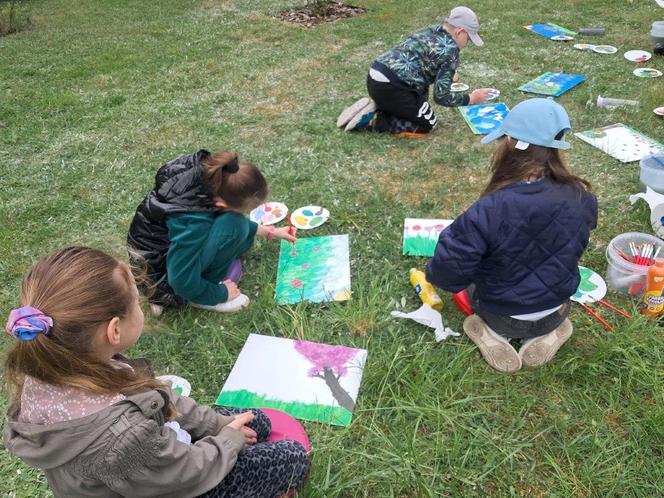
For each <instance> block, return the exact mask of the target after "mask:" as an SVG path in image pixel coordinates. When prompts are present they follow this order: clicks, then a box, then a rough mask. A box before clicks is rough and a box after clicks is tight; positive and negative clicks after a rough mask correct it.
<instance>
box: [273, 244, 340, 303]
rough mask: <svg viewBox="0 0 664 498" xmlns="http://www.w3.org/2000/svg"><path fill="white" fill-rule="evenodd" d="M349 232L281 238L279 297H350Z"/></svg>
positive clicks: (290, 299)
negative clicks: (293, 242)
mask: <svg viewBox="0 0 664 498" xmlns="http://www.w3.org/2000/svg"><path fill="white" fill-rule="evenodd" d="M350 293H351V291H350V255H349V248H348V235H327V236H323V237H307V238H300V239H297V241H296V242H295V244H294V245H293V244H291V243H290V242H286V241H284V240H282V241H281V248H280V253H279V268H278V270H277V287H276V291H275V300H276V301H277V304H294V303H299V302H300V301H310V302H312V303H321V302H325V301H346V300H348V299H350Z"/></svg>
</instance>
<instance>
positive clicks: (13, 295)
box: [0, 0, 664, 498]
mask: <svg viewBox="0 0 664 498" xmlns="http://www.w3.org/2000/svg"><path fill="white" fill-rule="evenodd" d="M297 3H298V2H296V1H295V0H293V1H283V0H177V1H176V0H160V1H158V2H138V1H129V0H49V1H46V0H35V1H33V2H31V11H30V16H31V20H32V27H31V29H29V30H27V31H23V32H20V33H17V34H14V35H11V36H7V37H2V38H0V51H1V53H2V57H0V74H2V78H0V179H1V185H2V189H0V206H2V208H1V209H0V254H2V257H0V309H1V311H2V315H3V316H6V315H7V313H8V311H9V309H10V308H11V307H12V306H14V305H15V304H16V300H17V293H18V291H17V290H18V285H19V281H20V278H21V277H22V275H23V274H24V272H25V271H26V269H27V268H28V266H29V265H30V264H32V263H33V262H34V261H35V260H36V259H37V258H39V257H40V256H42V255H44V254H46V253H47V252H49V251H51V250H53V249H55V248H57V247H60V246H62V245H65V244H73V243H76V244H88V245H93V246H96V247H100V248H103V249H105V250H107V251H110V252H112V253H114V254H116V255H118V256H121V257H123V256H124V240H125V235H126V230H127V227H128V225H129V222H130V220H131V217H132V215H133V212H134V209H135V207H136V205H137V204H138V203H139V202H140V200H141V199H142V197H143V196H144V195H145V193H146V192H147V191H148V190H149V189H150V187H151V185H152V182H153V178H154V173H155V171H156V169H157V168H158V167H159V166H160V165H161V164H162V163H164V162H166V161H167V160H169V159H171V158H173V157H175V156H177V155H179V154H183V153H187V152H190V151H193V150H195V149H196V148H197V147H205V148H208V149H217V148H230V149H235V150H237V151H238V152H239V153H240V155H241V156H242V157H244V158H245V159H248V160H250V161H252V162H253V163H255V164H257V165H258V166H259V167H260V168H261V169H262V170H263V171H264V173H265V174H266V176H267V177H268V180H269V183H270V187H271V190H272V193H273V196H272V197H273V198H274V199H275V200H280V201H283V202H285V203H286V204H287V205H288V206H289V207H291V208H295V207H298V206H302V205H305V204H311V203H315V204H320V205H322V206H326V207H328V208H329V209H330V211H331V218H330V221H329V222H328V223H327V224H325V225H323V226H322V227H321V228H319V229H317V230H316V231H315V233H314V234H315V235H324V234H343V233H348V234H349V235H350V243H351V248H350V250H351V269H352V275H353V282H352V285H353V299H352V300H351V301H348V302H344V303H328V304H322V305H313V304H309V305H306V304H299V305H294V306H276V305H275V304H274V297H273V296H274V286H275V276H276V270H277V257H278V244H276V243H274V242H271V241H265V240H262V241H260V242H258V243H257V244H256V247H255V249H254V250H253V251H252V253H251V255H250V256H249V257H248V259H247V260H246V270H247V271H246V277H245V280H244V281H243V284H242V288H243V290H244V291H245V292H247V293H248V294H249V296H250V297H251V299H252V304H251V306H250V308H249V309H248V310H246V311H244V312H242V313H239V314H237V315H232V316H231V315H217V314H213V313H209V312H203V311H200V310H182V311H178V312H170V313H166V314H165V315H164V316H162V317H161V318H160V319H158V320H152V321H151V322H150V323H148V329H149V331H148V333H146V334H145V336H144V337H143V338H142V339H141V341H140V343H139V344H138V346H137V347H135V348H134V350H132V351H131V352H130V353H131V354H137V355H138V354H141V355H147V356H149V357H150V358H152V359H153V361H154V363H155V365H156V367H157V370H158V371H159V373H177V374H178V375H182V376H184V377H186V378H187V379H189V380H190V382H191V384H192V387H193V391H192V396H193V397H194V398H195V399H196V400H197V401H199V402H202V403H212V402H213V401H214V400H215V396H216V395H217V393H218V392H219V389H220V388H221V386H222V385H223V381H224V379H225V377H226V375H227V374H228V373H229V371H230V369H231V367H232V365H233V362H234V360H235V357H236V356H237V354H238V353H239V351H240V349H241V347H242V345H243V343H244V340H245V338H246V337H247V335H248V334H249V333H251V332H259V333H265V334H273V335H280V336H285V337H291V338H303V339H308V340H314V341H322V342H329V343H337V344H345V345H348V346H352V347H359V348H366V349H368V351H369V354H368V360H367V363H366V368H365V373H364V378H363V382H362V386H361V389H360V395H359V398H358V405H357V408H356V409H355V412H354V414H353V422H352V424H351V426H350V427H348V428H339V427H333V426H329V425H324V424H319V423H314V422H307V423H305V426H306V428H307V430H308V432H309V435H310V437H311V440H312V444H313V446H314V449H315V450H314V453H313V469H312V472H311V474H310V477H309V480H308V482H307V486H306V488H305V490H304V491H303V492H302V493H301V495H302V496H307V497H331V496H343V497H346V496H351V497H352V496H358V497H359V496H368V497H381V498H382V497H405V496H408V497H411V496H430V497H439V496H455V497H456V496H477V495H479V496H497V497H502V496H555V497H559V496H560V497H566V496H599V497H605V496H615V497H618V496H662V495H663V494H664V466H662V458H663V457H664V454H663V450H662V448H664V395H663V388H662V386H663V385H664V370H663V369H662V365H664V353H663V348H662V339H663V338H664V334H663V333H662V329H660V328H658V327H657V324H656V322H653V321H648V320H645V319H643V318H641V317H638V316H637V317H635V318H634V319H632V320H629V321H626V320H623V319H622V318H620V317H619V316H617V315H614V314H611V313H609V312H608V311H607V310H604V309H602V310H601V313H602V314H603V315H604V316H606V317H607V318H608V319H609V320H610V321H611V322H612V323H613V324H614V325H615V330H614V332H613V333H607V332H606V331H605V330H604V329H603V328H601V327H600V326H599V325H598V324H597V323H596V322H594V321H592V320H591V319H590V317H589V316H588V315H586V314H584V313H583V312H582V311H580V310H578V309H577V310H575V311H574V312H573V314H572V321H573V323H574V327H575V334H574V336H573V337H572V339H571V340H570V342H569V343H568V344H567V345H566V346H565V347H564V348H563V349H562V351H561V352H560V353H559V355H558V356H557V358H556V361H554V362H553V363H552V364H550V365H548V366H547V367H545V368H541V369H539V370H536V371H522V372H519V373H517V374H515V375H498V374H496V373H495V372H493V371H492V370H491V369H490V368H489V367H488V366H487V365H486V364H485V363H484V361H483V360H482V359H481V357H480V355H479V354H478V352H477V350H476V349H475V347H474V346H473V344H472V343H471V342H470V341H469V340H467V339H466V338H465V337H459V338H450V339H448V340H447V341H446V342H445V343H443V344H436V343H435V342H434V340H433V335H432V334H431V332H430V330H429V329H426V328H424V327H421V326H418V325H416V324H411V323H407V322H404V321H396V320H393V319H390V317H389V311H390V310H393V309H394V308H395V306H396V303H400V302H401V300H402V298H403V299H404V300H405V302H406V304H405V308H406V309H408V310H410V309H414V308H416V307H417V306H419V302H418V300H417V297H416V295H415V293H414V292H413V290H412V288H411V287H410V285H409V283H408V269H409V267H410V266H411V265H412V264H413V261H414V260H413V258H407V257H403V256H401V238H402V231H403V220H404V218H406V217H421V218H453V217H455V216H457V215H458V214H459V213H460V212H462V211H463V210H464V209H465V208H467V207H468V206H469V204H470V203H471V202H472V201H473V200H474V199H475V198H476V197H477V196H478V195H479V193H480V192H481V190H482V188H483V186H484V185H485V183H486V181H487V177H488V174H489V169H488V157H489V155H490V153H491V150H492V148H491V147H490V146H483V145H480V144H479V142H478V137H476V136H474V135H473V134H472V133H471V131H470V129H469V128H468V127H467V126H466V124H465V123H464V122H463V119H462V117H461V116H460V115H459V112H458V111H457V110H454V109H443V108H440V107H436V112H437V113H438V116H439V121H440V124H439V126H438V128H437V129H436V131H435V133H433V135H432V136H431V137H429V138H427V139H425V140H421V141H403V140H395V139H393V138H391V137H389V136H376V135H370V134H344V133H341V132H339V131H337V130H336V129H335V128H334V121H335V119H336V117H337V115H338V113H339V112H340V110H341V109H342V108H343V107H345V106H347V105H349V104H350V103H351V102H353V101H354V100H355V99H356V98H358V97H360V96H362V95H363V94H364V93H365V76H366V71H367V68H368V65H369V64H370V62H371V61H372V60H373V58H374V57H375V56H377V55H378V54H379V53H381V52H382V51H383V50H386V49H388V48H390V47H391V46H393V45H394V44H395V43H397V42H398V41H399V39H400V38H401V37H402V36H403V35H405V34H407V33H409V32H410V31H413V30H415V29H417V28H419V27H423V26H426V25H428V24H430V23H432V22H434V20H435V18H436V17H437V16H440V15H443V14H444V13H445V10H446V9H447V8H449V6H450V5H451V4H450V5H443V4H441V3H440V2H430V1H426V0H410V1H408V2H403V1H397V0H356V1H354V2H351V3H357V4H360V5H361V6H364V7H367V8H368V9H369V10H368V12H367V13H366V14H365V15H363V16H360V17H356V18H353V19H347V20H344V21H341V22H336V23H333V24H328V25H321V26H318V27H315V28H311V29H304V28H301V27H298V26H293V25H289V24H286V23H283V22H280V21H277V20H275V19H274V18H273V15H274V14H275V13H276V12H278V11H280V10H281V9H283V8H285V7H289V6H293V5H296V4H297ZM472 7H473V8H474V9H475V10H476V11H477V12H479V14H480V17H481V21H482V32H483V38H484V40H485V42H486V46H485V47H484V48H482V49H478V48H474V47H469V48H468V49H466V50H464V51H463V52H462V56H461V58H462V66H461V68H460V75H461V80H462V81H463V82H465V83H468V84H469V85H471V87H475V86H486V87H495V88H498V89H499V90H501V92H502V95H501V99H502V100H503V101H504V102H506V103H507V104H508V105H509V106H510V107H513V106H514V105H515V104H516V103H517V102H519V101H520V100H522V99H523V98H524V96H523V95H522V94H521V93H520V92H519V91H518V90H516V88H517V87H518V86H519V85H521V84H523V83H525V82H527V81H530V80H531V79H533V78H534V77H536V76H538V75H540V74H542V73H543V72H545V71H558V70H564V71H566V72H569V73H576V74H586V75H588V80H587V81H586V82H584V83H582V84H581V85H579V86H578V87H576V88H574V89H573V90H571V91H570V92H568V93H566V94H564V95H563V96H562V97H560V98H558V99H557V100H558V101H559V102H561V103H562V104H564V105H565V107H566V108H567V110H568V111H569V113H570V115H571V119H572V124H573V126H574V128H575V130H576V131H580V130H586V129H589V128H592V127H597V126H605V125H608V124H612V123H615V122H623V123H625V124H627V125H629V126H631V127H633V128H635V129H637V130H640V131H642V132H643V133H645V134H647V135H649V136H651V137H652V138H654V139H656V140H659V141H660V142H661V141H663V139H664V121H662V120H661V119H659V118H657V117H656V116H655V115H654V114H653V113H652V111H651V110H652V109H653V108H655V107H657V106H659V105H664V101H663V100H662V95H663V94H662V79H659V80H657V79H654V80H650V79H640V78H636V77H634V76H633V75H632V74H631V72H632V70H633V69H634V67H635V65H634V64H632V63H629V62H627V61H626V60H624V59H623V57H622V55H621V54H622V52H623V51H624V50H627V49H632V48H644V49H651V47H650V43H649V36H648V29H649V25H650V23H651V22H652V21H654V20H656V19H658V18H659V19H661V18H662V17H663V14H664V11H663V10H661V9H659V8H658V7H657V5H656V4H655V2H653V1H650V0H648V1H646V0H639V1H635V2H631V1H630V2H627V1H614V2H610V4H609V3H607V2H606V1H605V0H584V1H580V0H566V1H560V2H528V3H527V4H526V3H524V2H517V1H513V0H512V1H507V0H494V1H489V0H476V1H475V2H473V4H472ZM547 21H551V22H555V23H557V24H560V25H563V26H565V27H568V28H570V29H578V28H579V27H585V26H603V27H605V28H607V31H608V33H607V35H606V36H605V37H603V38H590V37H588V38H585V39H582V41H588V42H590V43H594V42H600V41H601V42H602V43H608V44H612V45H615V46H617V47H619V48H620V52H619V53H618V54H616V55H614V56H609V55H599V54H592V53H585V52H579V51H576V50H574V49H573V48H572V47H571V45H569V44H556V43H553V42H549V41H547V40H545V39H544V38H541V37H538V36H535V35H533V34H531V33H529V32H528V31H526V30H525V29H524V28H523V26H524V25H526V24H529V23H532V22H547ZM648 65H649V66H650V67H655V68H658V69H660V70H662V69H664V59H662V58H661V57H660V58H658V57H655V58H654V59H653V60H651V61H650V62H649V63H648ZM598 94H601V95H603V96H610V97H619V98H631V99H634V98H637V99H639V100H640V101H641V106H640V107H638V108H627V109H618V110H615V111H608V110H606V109H598V108H596V107H595V106H594V105H592V103H591V102H592V101H594V99H596V97H597V95H598ZM570 140H571V141H572V142H573V148H572V150H571V151H570V153H569V155H568V157H569V161H570V163H571V165H572V167H573V168H574V170H575V171H576V172H577V173H578V174H580V175H582V176H584V177H586V178H588V179H589V180H590V181H591V182H592V183H593V185H594V189H595V192H596V193H597V195H598V198H599V201H600V222H599V227H598V228H597V230H595V232H594V233H593V235H592V238H591V242H590V246H589V248H588V251H587V252H586V254H585V255H584V258H583V260H582V264H583V265H585V266H588V267H590V268H593V269H596V270H598V271H599V272H600V273H602V274H603V273H604V271H605V269H606V261H605V257H604V251H605V248H606V245H607V243H608V242H609V241H610V240H611V238H613V237H614V236H615V235H617V234H619V233H621V232H626V231H631V230H635V231H644V232H650V226H649V222H648V218H649V213H648V210H647V207H646V206H645V203H638V204H636V205H635V206H630V205H629V203H628V201H627V196H628V195H629V194H631V193H634V192H635V191H636V189H637V180H638V167H637V166H636V165H635V164H629V165H623V164H621V163H619V162H618V161H616V160H613V159H612V158H610V157H609V156H607V155H605V154H603V153H601V152H600V151H598V150H596V149H594V148H592V147H590V146H589V145H587V144H585V143H583V142H581V141H580V140H577V139H576V138H571V139H570ZM444 299H446V307H445V310H444V315H445V318H446V320H447V322H448V324H449V325H450V326H451V327H452V328H454V329H455V330H457V331H460V330H461V322H462V317H461V316H460V314H459V313H458V312H457V311H456V310H455V309H454V307H453V305H452V304H451V303H450V301H449V297H448V296H444ZM608 299H609V300H610V301H611V302H613V303H614V304H617V305H619V306H621V307H624V308H628V309H631V310H632V311H634V306H633V305H634V303H632V302H630V301H627V300H625V299H622V298H621V297H619V296H616V295H613V294H610V295H609V296H608ZM9 343H10V341H9V340H5V342H4V344H6V345H9ZM5 404H6V401H4V400H0V405H2V406H0V408H4V405H5ZM0 496H18V497H42V496H50V493H49V492H48V488H47V485H46V483H45V480H44V478H43V477H42V476H41V474H40V473H39V472H38V471H37V470H33V469H30V468H28V467H27V466H25V465H24V464H22V463H21V462H20V461H19V460H17V459H16V458H14V457H13V456H11V455H9V454H8V453H7V452H6V451H2V452H0Z"/></svg>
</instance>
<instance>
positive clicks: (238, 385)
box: [217, 334, 367, 425]
mask: <svg viewBox="0 0 664 498" xmlns="http://www.w3.org/2000/svg"><path fill="white" fill-rule="evenodd" d="M298 346H300V348H301V349H302V348H307V347H308V348H309V352H310V355H309V356H305V355H303V354H302V352H301V349H300V350H298ZM310 357H313V358H316V359H317V360H319V361H317V362H315V361H312V360H311V359H310ZM366 357H367V351H366V350H364V349H355V348H348V347H345V346H333V345H326V344H320V343H313V342H310V341H295V340H292V339H285V338H281V337H272V336H265V335H260V334H250V335H249V337H248V338H247V342H246V343H245V344H244V347H243V348H242V351H241V352H240V354H239V356H238V358H237V360H236V362H235V365H234V366H233V369H232V370H231V373H230V374H229V375H228V378H227V379H226V383H225V384H224V387H223V388H222V390H221V393H220V394H219V398H218V399H217V404H220V405H230V406H240V407H244V408H249V407H256V408H261V407H267V408H276V409H280V410H283V411H285V412H287V413H290V414H291V415H293V416H294V417H296V418H301V419H304V420H318V421H321V422H330V423H334V424H337V425H348V424H349V423H350V419H351V416H352V410H353V408H354V403H355V401H356V400H357V396H358V393H359V389H360V382H361V381H362V370H363V368H364V363H365V361H366ZM335 361H336V364H335V365H333V363H335ZM326 365H327V368H328V372H324V368H325V367H326ZM317 370H318V371H317ZM326 376H328V377H327V378H326ZM335 379H336V380H335ZM330 382H331V383H332V384H333V385H332V387H331V386H330ZM335 382H336V383H335ZM339 389H341V390H343V391H344V392H345V393H346V394H347V395H348V397H349V398H350V400H352V403H351V405H350V406H348V405H347V404H346V403H344V399H346V398H343V399H342V396H339V393H340V392H341V391H339ZM334 392H336V393H337V396H336V397H335V395H333V393H334ZM342 395H343V393H342ZM339 399H341V401H339ZM342 404H344V405H345V406H341V405H342ZM247 405H251V406H247ZM326 407H327V409H326Z"/></svg>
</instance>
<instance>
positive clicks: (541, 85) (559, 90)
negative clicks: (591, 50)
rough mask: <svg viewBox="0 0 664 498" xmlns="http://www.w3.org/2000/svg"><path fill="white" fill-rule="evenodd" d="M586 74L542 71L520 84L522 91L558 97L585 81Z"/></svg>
mask: <svg viewBox="0 0 664 498" xmlns="http://www.w3.org/2000/svg"><path fill="white" fill-rule="evenodd" d="M586 79H588V78H587V76H583V75H582V74H567V73H551V72H548V73H544V74H542V75H540V76H538V77H537V78H535V79H534V80H532V81H529V82H528V83H526V84H525V85H521V86H520V87H519V90H521V91H522V92H528V93H536V94H538V95H546V96H549V97H558V96H560V95H562V94H563V93H565V92H566V91H567V90H570V89H571V88H574V87H575V86H576V85H578V84H579V83H583V82H584V81H586Z"/></svg>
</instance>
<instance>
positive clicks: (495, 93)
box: [486, 88, 500, 100]
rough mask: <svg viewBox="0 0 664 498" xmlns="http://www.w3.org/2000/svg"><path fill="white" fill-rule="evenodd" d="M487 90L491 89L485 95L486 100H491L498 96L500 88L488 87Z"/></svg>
mask: <svg viewBox="0 0 664 498" xmlns="http://www.w3.org/2000/svg"><path fill="white" fill-rule="evenodd" d="M489 90H491V91H490V92H489V95H487V97H486V99H487V100H493V99H495V98H498V97H500V90H496V89H495V88H490V89H489Z"/></svg>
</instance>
